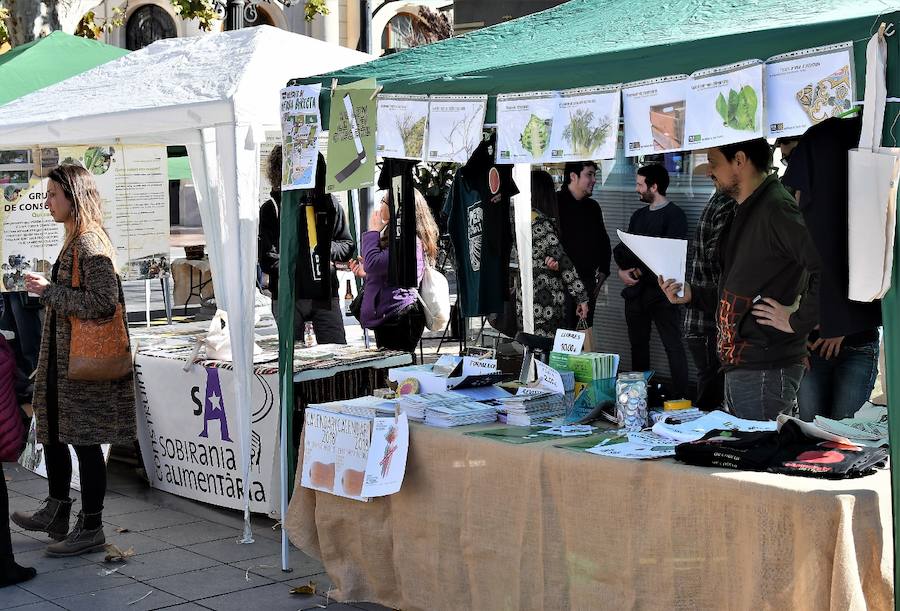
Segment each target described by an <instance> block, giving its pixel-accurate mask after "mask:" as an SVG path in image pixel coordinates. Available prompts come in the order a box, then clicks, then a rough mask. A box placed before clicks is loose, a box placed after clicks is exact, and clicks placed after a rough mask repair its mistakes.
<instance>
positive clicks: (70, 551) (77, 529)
mask: <svg viewBox="0 0 900 611" xmlns="http://www.w3.org/2000/svg"><path fill="white" fill-rule="evenodd" d="M99 515H100V514H99V513H95V514H86V513H84V512H82V511H79V512H78V518H77V519H76V520H75V526H73V527H72V532H70V533H69V536H68V537H66V538H65V539H64V540H63V541H60V542H59V543H53V544H51V545H48V546H47V550H46V553H47V555H48V556H54V557H60V556H77V555H79V554H84V553H87V552H94V551H97V550H101V549H103V548H104V547H105V546H106V535H105V534H103V526H102V525H101V526H100V527H99V528H92V529H90V530H87V529H85V528H84V521H85V517H96V516H99Z"/></svg>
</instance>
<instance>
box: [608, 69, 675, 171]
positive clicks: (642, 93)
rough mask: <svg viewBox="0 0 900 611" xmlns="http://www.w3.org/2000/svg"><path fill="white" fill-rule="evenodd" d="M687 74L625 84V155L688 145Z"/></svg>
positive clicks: (664, 150) (623, 101)
mask: <svg viewBox="0 0 900 611" xmlns="http://www.w3.org/2000/svg"><path fill="white" fill-rule="evenodd" d="M687 78H688V77H687V75H678V76H670V77H666V78H661V79H651V80H645V81H639V82H637V83H629V84H627V85H624V86H623V87H622V115H623V116H624V119H625V156H626V157H636V156H638V155H652V154H654V153H665V152H667V151H678V150H681V149H682V148H683V147H684V118H685V105H686V99H687V88H688V81H687Z"/></svg>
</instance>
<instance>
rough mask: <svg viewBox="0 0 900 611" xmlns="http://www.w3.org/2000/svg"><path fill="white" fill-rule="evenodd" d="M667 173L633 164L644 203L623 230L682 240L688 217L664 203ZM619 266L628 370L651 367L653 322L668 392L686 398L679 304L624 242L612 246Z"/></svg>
mask: <svg viewBox="0 0 900 611" xmlns="http://www.w3.org/2000/svg"><path fill="white" fill-rule="evenodd" d="M668 187H669V173H668V172H667V171H666V169H665V168H664V167H663V166H661V165H659V164H652V165H646V166H643V167H641V168H638V174H637V188H636V190H637V194H638V197H639V198H640V200H641V201H642V202H644V203H645V204H647V205H646V206H644V207H642V208H640V209H639V210H637V211H635V213H634V214H632V215H631V220H630V221H629V223H628V233H631V234H636V235H643V236H650V237H654V238H672V239H679V240H683V239H685V238H687V232H688V229H687V217H686V216H685V214H684V211H683V210H682V209H681V208H679V207H678V206H676V205H675V204H673V203H672V202H670V201H669V199H668V198H667V197H666V190H667V189H668ZM613 257H614V258H615V261H616V264H617V265H618V266H619V278H620V279H621V280H622V282H623V283H624V284H625V288H624V289H623V290H622V297H624V298H625V322H626V324H627V325H628V339H629V340H630V342H631V368H632V369H633V370H635V371H647V370H649V369H650V323H651V322H652V323H653V324H655V325H656V330H657V331H658V332H659V337H660V339H661V340H662V343H663V346H664V347H665V349H666V356H667V357H668V359H669V371H671V373H672V393H673V394H672V396H673V397H675V398H682V397H686V396H687V387H688V365H687V355H686V354H685V351H684V345H683V344H682V343H681V316H680V312H679V309H678V306H676V305H673V304H671V303H669V301H668V300H667V299H666V296H665V294H663V292H662V291H661V290H660V288H659V286H658V285H657V283H656V280H655V277H656V275H655V274H654V273H653V272H652V271H650V268H648V267H647V266H646V265H645V263H644V262H643V261H641V260H640V259H639V258H638V257H637V256H635V254H634V253H633V252H632V251H631V250H630V249H629V248H628V247H627V246H625V245H624V244H619V245H618V246H616V248H615V249H614V250H613Z"/></svg>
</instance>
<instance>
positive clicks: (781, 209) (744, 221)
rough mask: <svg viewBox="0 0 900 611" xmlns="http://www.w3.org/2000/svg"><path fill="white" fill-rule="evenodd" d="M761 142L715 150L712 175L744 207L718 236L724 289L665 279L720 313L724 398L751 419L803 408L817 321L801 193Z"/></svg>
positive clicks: (814, 256)
mask: <svg viewBox="0 0 900 611" xmlns="http://www.w3.org/2000/svg"><path fill="white" fill-rule="evenodd" d="M771 163H772V156H771V149H770V148H769V144H768V143H767V142H766V141H765V140H764V139H762V138H758V139H756V140H748V141H746V142H739V143H737V144H727V145H723V146H720V147H716V148H712V149H709V169H708V173H709V175H710V177H711V178H712V179H713V182H714V183H715V186H716V189H717V190H718V191H719V193H721V194H722V195H726V196H729V197H731V198H732V199H734V201H735V202H736V204H737V206H736V209H735V214H734V219H733V220H732V221H731V224H730V226H726V227H725V228H724V229H723V232H722V236H721V238H720V240H719V257H720V261H721V264H722V267H721V276H720V278H719V286H718V287H717V288H712V287H700V286H698V287H696V288H695V287H693V286H691V285H690V284H685V285H684V286H683V289H684V294H683V296H682V297H678V292H679V290H681V289H682V286H681V285H680V284H679V283H677V282H675V281H674V280H671V279H670V280H666V279H663V278H662V277H661V276H660V277H659V278H658V280H659V284H660V287H661V288H662V289H663V291H664V292H665V293H666V297H668V299H669V301H670V302H672V303H689V304H690V305H691V307H694V308H699V309H701V310H704V311H707V312H711V311H715V312H716V325H717V329H718V348H719V358H720V360H721V362H722V366H723V367H724V368H725V403H726V405H727V407H728V408H729V409H730V410H731V412H732V413H734V414H735V415H737V416H739V417H741V418H748V419H752V420H772V419H774V418H776V417H777V416H778V414H780V413H786V414H792V415H793V414H795V413H796V411H797V389H798V388H799V387H800V380H801V378H802V377H803V364H804V362H805V360H806V358H807V351H806V339H807V337H808V335H809V332H810V331H812V329H813V328H814V327H815V326H816V323H817V320H818V306H819V304H818V300H819V257H818V253H817V252H816V249H815V246H814V245H813V242H812V239H811V238H810V235H809V232H808V231H807V229H806V225H804V223H803V217H802V216H801V215H800V210H799V209H798V208H797V205H796V202H795V201H794V198H792V197H791V195H790V194H789V193H788V192H787V191H786V190H785V188H784V187H783V186H782V185H781V182H780V181H779V180H778V177H777V176H776V175H775V174H772V173H770V171H769V170H770V167H771Z"/></svg>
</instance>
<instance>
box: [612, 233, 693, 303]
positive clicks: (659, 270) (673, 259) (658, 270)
mask: <svg viewBox="0 0 900 611" xmlns="http://www.w3.org/2000/svg"><path fill="white" fill-rule="evenodd" d="M616 233H618V234H619V239H620V240H622V243H623V244H625V246H627V247H628V248H630V249H631V252H633V253H634V255H635V256H636V257H637V258H638V259H640V260H641V261H643V262H644V265H646V266H647V267H649V268H650V269H651V270H652V271H653V273H654V274H657V275H661V276H662V277H663V278H665V279H666V280H669V279H674V280H675V281H676V282H679V283H681V284H684V278H685V270H686V268H687V245H688V243H687V240H673V239H671V238H651V237H648V236H643V235H634V234H633V233H625V232H624V231H620V230H616ZM683 295H684V291H683V290H682V291H680V292H679V293H678V296H679V297H682V296H683Z"/></svg>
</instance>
